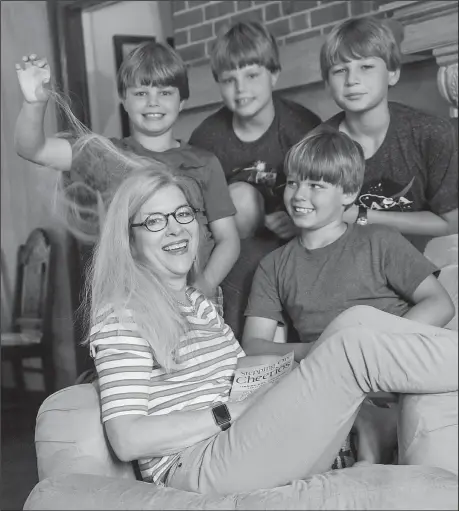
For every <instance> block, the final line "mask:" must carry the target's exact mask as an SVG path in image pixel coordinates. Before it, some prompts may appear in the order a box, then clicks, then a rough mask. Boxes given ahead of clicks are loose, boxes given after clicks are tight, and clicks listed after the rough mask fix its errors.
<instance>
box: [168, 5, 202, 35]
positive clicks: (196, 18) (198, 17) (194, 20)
mask: <svg viewBox="0 0 459 511" xmlns="http://www.w3.org/2000/svg"><path fill="white" fill-rule="evenodd" d="M203 19H204V16H203V14H202V9H192V10H191V11H185V12H183V14H182V13H179V14H174V20H173V23H174V29H175V30H178V29H180V28H185V27H189V26H190V25H197V24H198V23H202V20H203Z"/></svg>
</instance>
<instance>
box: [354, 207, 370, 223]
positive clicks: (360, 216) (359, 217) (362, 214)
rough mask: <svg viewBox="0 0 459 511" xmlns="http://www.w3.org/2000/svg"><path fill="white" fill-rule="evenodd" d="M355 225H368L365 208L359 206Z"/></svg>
mask: <svg viewBox="0 0 459 511" xmlns="http://www.w3.org/2000/svg"><path fill="white" fill-rule="evenodd" d="M355 223H356V224H358V225H367V224H368V216H367V208H366V207H365V206H359V214H358V215H357V220H356V221H355Z"/></svg>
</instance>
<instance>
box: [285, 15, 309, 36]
mask: <svg viewBox="0 0 459 511" xmlns="http://www.w3.org/2000/svg"><path fill="white" fill-rule="evenodd" d="M290 25H291V27H292V32H296V31H297V30H304V29H305V28H309V18H308V15H307V14H306V13H304V14H297V15H296V16H292V17H291V18H290Z"/></svg>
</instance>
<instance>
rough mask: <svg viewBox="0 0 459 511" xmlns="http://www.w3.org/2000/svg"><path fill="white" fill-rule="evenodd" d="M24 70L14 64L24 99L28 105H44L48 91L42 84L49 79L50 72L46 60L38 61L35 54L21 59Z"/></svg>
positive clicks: (19, 65)
mask: <svg viewBox="0 0 459 511" xmlns="http://www.w3.org/2000/svg"><path fill="white" fill-rule="evenodd" d="M22 61H23V62H24V68H23V67H22V66H21V64H16V73H17V75H18V80H19V85H20V86H21V90H22V94H23V95H24V99H25V100H26V101H27V102H28V103H40V102H42V103H44V102H46V101H48V97H49V91H48V90H47V88H45V87H44V84H47V83H49V81H50V79H51V70H50V68H49V64H48V62H47V60H46V59H44V58H43V59H38V58H37V56H36V55H35V54H31V55H28V56H24V57H22Z"/></svg>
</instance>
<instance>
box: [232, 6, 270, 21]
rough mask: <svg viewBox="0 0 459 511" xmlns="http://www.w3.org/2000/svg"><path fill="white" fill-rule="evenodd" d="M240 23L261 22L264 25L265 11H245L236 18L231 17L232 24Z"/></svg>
mask: <svg viewBox="0 0 459 511" xmlns="http://www.w3.org/2000/svg"><path fill="white" fill-rule="evenodd" d="M238 21H260V22H261V23H263V11H262V10H261V9H254V10H253V11H245V12H241V14H236V16H231V23H237V22H238Z"/></svg>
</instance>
